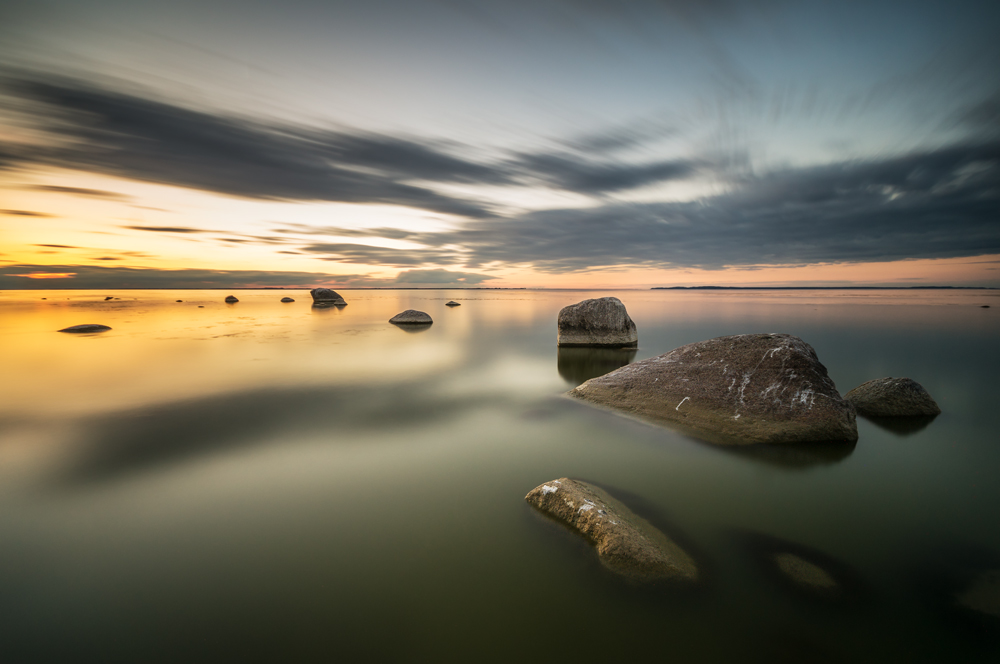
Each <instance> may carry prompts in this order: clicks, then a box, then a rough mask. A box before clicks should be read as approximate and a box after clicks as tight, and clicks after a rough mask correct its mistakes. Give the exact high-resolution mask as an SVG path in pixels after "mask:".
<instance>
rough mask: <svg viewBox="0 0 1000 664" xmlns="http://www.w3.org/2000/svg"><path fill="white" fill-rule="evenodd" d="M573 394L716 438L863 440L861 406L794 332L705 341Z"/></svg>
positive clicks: (732, 441)
mask: <svg viewBox="0 0 1000 664" xmlns="http://www.w3.org/2000/svg"><path fill="white" fill-rule="evenodd" d="M569 395H570V396H572V397H576V398H578V399H583V400H584V401H588V402H590V403H593V404H597V405H601V406H607V407H609V408H613V409H615V410H618V411H621V412H624V413H627V414H631V415H636V416H639V417H642V418H644V419H647V420H652V421H654V422H657V423H671V424H676V425H679V426H680V427H682V428H684V429H686V430H688V431H689V432H691V433H693V434H695V435H697V436H698V437H700V438H704V439H706V440H709V441H711V442H716V443H723V444H730V445H742V444H750V443H801V442H855V441H857V439H858V427H857V423H856V421H855V413H854V407H853V406H852V405H851V404H849V403H848V402H847V401H845V400H844V399H842V398H841V396H840V393H838V392H837V387H836V385H834V383H833V381H832V380H831V379H830V377H829V376H828V375H827V372H826V367H824V366H823V365H822V363H820V361H819V358H817V357H816V351H815V350H813V348H812V346H810V345H809V344H807V343H806V342H804V341H803V340H802V339H799V338H798V337H794V336H791V335H788V334H741V335H737V336H731V337H718V338H716V339H709V340H707V341H700V342H697V343H693V344H688V345H686V346H681V347H680V348H675V349H674V350H672V351H670V352H669V353H665V354H663V355H659V356H657V357H652V358H649V359H648V360H642V361H641V362H635V363H634V364H629V365H627V366H625V367H622V368H621V369H618V370H617V371H612V372H611V373H609V374H607V375H604V376H600V377H598V378H592V379H590V380H588V381H587V382H586V383H584V384H583V385H580V386H579V387H577V388H575V389H573V390H571V391H570V392H569Z"/></svg>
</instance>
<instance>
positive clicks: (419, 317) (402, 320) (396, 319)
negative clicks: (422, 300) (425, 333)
mask: <svg viewBox="0 0 1000 664" xmlns="http://www.w3.org/2000/svg"><path fill="white" fill-rule="evenodd" d="M389 322H390V323H395V324H396V325H430V324H431V323H433V322H434V321H433V320H432V319H431V317H430V316H428V315H427V314H425V313H424V312H423V311H416V310H414V309H407V310H406V311H404V312H402V313H398V314H396V315H395V316H393V317H392V318H390V319H389Z"/></svg>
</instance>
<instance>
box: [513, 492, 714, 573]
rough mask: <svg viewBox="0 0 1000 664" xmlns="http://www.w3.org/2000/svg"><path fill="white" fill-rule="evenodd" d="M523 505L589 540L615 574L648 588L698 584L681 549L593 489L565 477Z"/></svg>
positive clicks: (532, 494)
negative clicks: (646, 584) (650, 585)
mask: <svg viewBox="0 0 1000 664" xmlns="http://www.w3.org/2000/svg"><path fill="white" fill-rule="evenodd" d="M524 499H525V500H526V501H528V503H529V504H531V505H532V506H534V507H536V508H538V509H539V510H541V511H542V512H544V513H546V514H548V515H549V516H551V517H553V518H555V519H558V520H559V521H562V522H563V523H565V524H566V525H568V526H569V527H570V528H572V529H573V530H576V531H577V532H579V533H580V534H581V535H583V536H584V537H586V538H587V539H588V540H590V542H591V543H593V544H594V546H595V547H596V549H597V555H598V557H599V559H600V561H601V563H602V564H603V565H604V566H605V567H607V568H608V569H610V570H611V571H613V572H616V573H618V574H621V575H623V576H627V577H629V578H632V579H636V580H639V581H647V582H653V581H681V582H695V581H697V580H698V568H697V566H696V565H695V563H694V561H693V560H692V559H691V557H690V556H689V555H688V554H687V553H685V551H684V550H683V549H681V548H680V547H679V546H677V544H675V543H674V542H673V541H672V540H671V539H670V538H668V537H667V536H666V535H664V534H663V533H662V532H661V531H660V530H658V529H657V528H655V527H654V526H653V525H652V524H650V523H649V522H648V521H646V520H645V519H642V518H641V517H639V516H637V515H636V514H634V513H633V512H632V511H631V510H630V509H629V508H627V507H626V506H625V505H623V504H622V503H620V502H618V501H617V500H615V499H614V498H612V497H611V496H610V495H608V494H607V493H606V492H605V491H603V490H602V489H600V488H598V487H596V486H593V485H592V484H588V483H586V482H581V481H579V480H571V479H567V478H565V477H563V478H560V479H558V480H552V481H551V482H546V483H545V484H542V485H540V486H537V487H535V488H534V489H532V490H531V491H529V492H528V495H527V496H525V497H524Z"/></svg>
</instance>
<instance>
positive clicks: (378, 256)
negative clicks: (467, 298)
mask: <svg viewBox="0 0 1000 664" xmlns="http://www.w3.org/2000/svg"><path fill="white" fill-rule="evenodd" d="M300 248H301V250H302V251H304V252H308V253H313V254H320V256H319V257H321V258H322V259H323V260H328V261H337V262H341V263H355V264H359V265H384V266H387V267H413V266H419V265H454V264H457V263H461V262H462V257H461V256H460V255H459V254H457V253H455V252H453V251H447V250H443V249H437V248H435V249H392V248H388V247H374V246H371V245H367V244H349V243H336V242H326V243H317V244H310V245H307V246H304V247H300Z"/></svg>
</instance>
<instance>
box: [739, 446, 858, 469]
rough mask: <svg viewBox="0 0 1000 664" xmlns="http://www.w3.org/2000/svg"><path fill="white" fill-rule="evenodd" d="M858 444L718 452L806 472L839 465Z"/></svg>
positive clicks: (759, 448) (753, 447) (762, 447)
mask: <svg viewBox="0 0 1000 664" xmlns="http://www.w3.org/2000/svg"><path fill="white" fill-rule="evenodd" d="M856 446H857V443H840V442H836V443H783V444H773V445H770V444H762V445H727V446H722V447H720V449H723V450H725V451H726V452H729V453H732V454H736V455H739V456H742V457H745V458H747V459H752V460H753V461H759V462H761V463H766V464H768V465H769V466H776V467H778V468H786V469H788V470H805V469H807V468H813V467H815V466H826V465H830V464H834V463H840V462H841V461H843V460H844V459H846V458H847V457H849V456H851V454H853V453H854V448H855V447H856Z"/></svg>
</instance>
